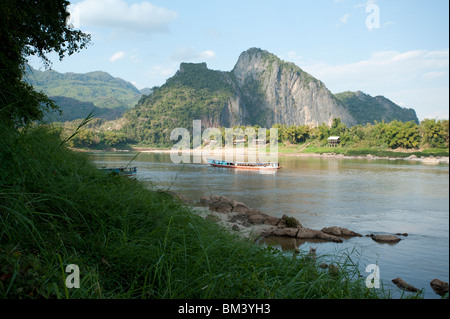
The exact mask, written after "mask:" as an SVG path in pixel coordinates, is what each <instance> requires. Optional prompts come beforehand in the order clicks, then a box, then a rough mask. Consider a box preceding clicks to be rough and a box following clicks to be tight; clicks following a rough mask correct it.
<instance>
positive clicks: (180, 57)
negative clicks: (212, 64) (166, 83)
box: [170, 47, 216, 62]
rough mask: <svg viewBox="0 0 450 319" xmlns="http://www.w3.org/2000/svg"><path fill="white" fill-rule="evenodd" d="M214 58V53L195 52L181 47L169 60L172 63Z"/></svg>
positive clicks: (191, 48)
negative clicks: (172, 61)
mask: <svg viewBox="0 0 450 319" xmlns="http://www.w3.org/2000/svg"><path fill="white" fill-rule="evenodd" d="M215 56H216V53H215V52H214V51H212V50H206V51H202V52H197V51H196V50H195V49H194V48H193V47H181V48H179V49H178V50H176V51H175V52H174V53H173V54H172V55H171V57H170V58H171V59H172V60H174V61H181V62H195V61H203V60H208V59H212V58H214V57H215Z"/></svg>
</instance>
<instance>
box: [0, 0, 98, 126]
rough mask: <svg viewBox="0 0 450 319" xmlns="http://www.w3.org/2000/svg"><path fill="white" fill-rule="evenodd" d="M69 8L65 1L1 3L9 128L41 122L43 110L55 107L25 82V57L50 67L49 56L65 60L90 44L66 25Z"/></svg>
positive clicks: (0, 56)
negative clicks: (52, 55) (37, 58)
mask: <svg viewBox="0 0 450 319" xmlns="http://www.w3.org/2000/svg"><path fill="white" fill-rule="evenodd" d="M68 5H69V2H68V1H65V0H1V1H0V17H1V18H0V118H1V119H3V120H6V121H7V122H8V123H9V124H10V125H15V126H19V125H22V124H27V123H29V122H31V121H33V120H37V119H41V118H42V116H43V111H42V108H44V109H45V108H47V109H53V108H56V105H55V104H54V103H53V102H52V101H51V100H50V99H49V98H47V97H46V95H45V94H44V93H42V92H35V91H34V89H33V87H32V86H31V85H30V84H28V83H26V82H24V81H23V80H22V78H23V76H24V72H25V65H26V58H27V57H28V56H31V55H35V56H38V57H39V58H41V60H42V61H43V62H44V65H45V66H47V67H48V66H50V65H51V63H50V60H49V59H48V57H47V54H48V53H50V52H56V53H57V54H58V56H59V58H60V59H63V58H64V57H65V56H66V55H71V54H73V53H75V52H77V51H79V50H80V49H83V48H84V47H86V46H87V45H88V44H89V42H90V36H89V35H86V34H84V33H82V32H81V31H77V30H74V29H73V28H72V26H69V25H67V23H66V22H67V19H68V17H69V13H68V12H67V6H68Z"/></svg>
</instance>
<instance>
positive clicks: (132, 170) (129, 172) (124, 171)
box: [99, 167, 137, 176]
mask: <svg viewBox="0 0 450 319" xmlns="http://www.w3.org/2000/svg"><path fill="white" fill-rule="evenodd" d="M99 169H100V170H101V171H103V172H105V173H112V174H118V175H120V176H135V175H136V173H137V167H113V168H106V167H102V168H99Z"/></svg>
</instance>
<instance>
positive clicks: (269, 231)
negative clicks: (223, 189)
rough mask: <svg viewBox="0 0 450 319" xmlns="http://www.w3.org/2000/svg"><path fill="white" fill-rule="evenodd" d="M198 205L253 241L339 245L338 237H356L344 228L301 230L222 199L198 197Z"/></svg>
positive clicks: (285, 218) (294, 224)
mask: <svg viewBox="0 0 450 319" xmlns="http://www.w3.org/2000/svg"><path fill="white" fill-rule="evenodd" d="M199 204H200V205H201V206H203V207H207V208H208V209H209V210H210V211H211V212H214V213H218V214H215V215H216V216H218V217H219V219H220V220H221V221H222V223H223V224H225V225H226V226H228V227H229V228H230V229H234V230H239V231H241V233H242V234H244V235H245V236H249V235H250V234H251V235H252V236H254V237H261V236H263V237H269V236H270V237H273V236H277V237H291V238H298V239H319V240H323V241H331V242H337V243H341V242H342V239H341V238H339V236H358V235H359V234H357V233H355V232H352V231H350V230H348V229H345V228H340V227H330V228H326V229H325V228H324V230H325V231H324V230H315V229H310V228H306V227H303V225H302V224H301V223H300V222H299V221H298V220H297V219H295V218H294V217H290V216H287V215H283V216H282V217H281V218H278V217H273V216H269V215H267V214H264V213H262V212H261V211H260V210H258V209H252V208H250V207H248V206H247V205H246V204H244V203H242V202H237V201H235V200H232V199H229V198H227V197H225V196H218V195H211V196H202V197H201V198H200V201H199Z"/></svg>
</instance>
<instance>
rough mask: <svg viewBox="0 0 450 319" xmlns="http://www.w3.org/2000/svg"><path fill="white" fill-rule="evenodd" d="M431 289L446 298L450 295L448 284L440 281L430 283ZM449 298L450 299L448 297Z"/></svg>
mask: <svg viewBox="0 0 450 319" xmlns="http://www.w3.org/2000/svg"><path fill="white" fill-rule="evenodd" d="M430 286H431V288H433V291H434V292H435V293H437V294H438V295H439V296H442V297H443V296H445V294H447V293H448V282H444V281H442V280H439V279H433V280H432V281H431V282H430ZM447 298H448V297H447Z"/></svg>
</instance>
